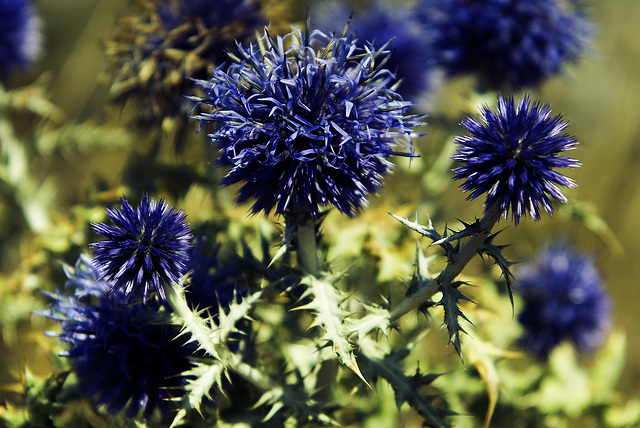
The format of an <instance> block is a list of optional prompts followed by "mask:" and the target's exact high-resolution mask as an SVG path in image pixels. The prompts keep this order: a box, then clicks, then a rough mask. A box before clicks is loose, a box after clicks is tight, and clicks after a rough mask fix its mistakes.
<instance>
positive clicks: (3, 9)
mask: <svg viewBox="0 0 640 428" xmlns="http://www.w3.org/2000/svg"><path fill="white" fill-rule="evenodd" d="M41 38H42V36H41V33H40V20H39V19H38V17H37V16H36V15H35V13H34V11H33V8H32V6H31V4H30V2H29V1H27V0H0V76H3V75H6V74H7V73H9V72H10V71H11V70H13V69H14V68H16V67H25V66H27V65H28V64H29V63H31V62H32V61H33V60H34V59H35V58H36V57H37V55H38V53H39V52H40V45H41Z"/></svg>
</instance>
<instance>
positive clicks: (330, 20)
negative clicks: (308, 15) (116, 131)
mask: <svg viewBox="0 0 640 428" xmlns="http://www.w3.org/2000/svg"><path fill="white" fill-rule="evenodd" d="M315 12H316V15H317V18H316V19H315V23H316V25H317V27H318V28H319V29H321V30H322V31H324V32H335V33H340V32H341V31H342V29H343V28H344V26H345V24H346V23H347V21H348V22H349V30H350V31H352V32H353V33H355V34H356V36H357V38H358V40H362V41H365V40H366V41H368V42H371V43H372V45H373V46H375V47H376V48H381V47H383V46H387V48H388V49H389V50H391V53H390V55H389V56H388V58H387V62H386V63H385V65H384V66H385V67H386V68H388V69H389V70H390V71H392V72H393V73H394V74H395V75H396V76H397V78H398V79H399V82H398V83H399V86H398V89H397V91H398V92H399V93H400V94H401V95H402V97H403V98H405V99H411V100H417V99H418V98H419V97H421V96H423V95H425V94H426V93H427V92H428V90H429V84H430V80H431V76H430V74H431V73H430V72H429V65H430V63H429V55H428V52H427V49H428V44H427V37H426V34H425V32H424V31H423V26H422V25H420V24H419V23H418V21H417V20H416V19H415V18H414V16H415V15H414V13H413V12H414V11H413V10H412V9H411V8H409V7H408V6H405V5H401V4H394V5H393V6H391V5H390V4H388V3H385V2H384V1H381V0H377V1H374V2H371V3H368V4H367V6H366V8H361V9H359V10H356V11H355V12H354V5H353V4H352V3H349V2H337V1H333V2H330V3H323V4H322V5H320V6H319V7H318V8H316V9H315ZM350 16H351V19H349V17H350Z"/></svg>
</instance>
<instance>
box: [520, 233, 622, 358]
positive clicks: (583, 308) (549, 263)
mask: <svg viewBox="0 0 640 428" xmlns="http://www.w3.org/2000/svg"><path fill="white" fill-rule="evenodd" d="M516 276H517V283H516V287H515V290H516V292H517V293H518V294H520V295H521V296H522V299H523V302H524V308H523V309H522V312H520V314H519V315H518V321H519V322H520V324H521V325H522V327H523V329H524V332H523V335H522V338H521V343H522V345H523V346H524V347H525V348H526V349H527V351H528V352H530V353H531V354H532V355H535V356H537V357H539V358H542V359H545V358H546V357H548V355H549V354H550V353H551V351H552V350H553V349H554V348H555V347H556V346H557V345H558V344H560V343H561V342H563V341H570V342H572V343H573V344H574V345H575V347H576V348H577V349H578V350H580V351H582V352H591V351H594V350H595V349H596V348H597V347H598V346H599V345H600V344H601V343H602V341H603V339H604V337H605V334H606V332H607V330H608V328H609V326H610V321H611V303H610V300H609V296H608V295H607V293H606V291H605V289H604V287H603V281H602V278H601V276H600V274H599V272H598V270H597V268H596V266H595V264H594V262H593V260H592V258H591V257H590V256H589V255H586V254H581V253H580V252H578V251H576V250H574V249H572V248H569V247H567V246H566V245H559V246H553V247H549V248H547V249H546V250H544V251H542V252H541V253H540V254H539V256H538V259H537V260H535V261H532V262H530V263H527V264H525V265H523V267H522V269H520V271H519V272H518V273H517V275H516Z"/></svg>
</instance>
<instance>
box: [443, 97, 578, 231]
mask: <svg viewBox="0 0 640 428" xmlns="http://www.w3.org/2000/svg"><path fill="white" fill-rule="evenodd" d="M480 119H481V120H477V119H474V118H471V117H467V118H466V119H465V120H464V121H463V122H462V126H464V127H465V128H466V129H467V131H469V133H470V134H471V135H469V136H458V137H456V138H455V140H454V142H455V143H456V144H458V150H457V152H456V154H454V155H453V156H452V159H453V160H455V161H458V162H461V163H463V164H464V165H463V166H461V167H458V168H455V169H454V170H453V172H454V173H455V175H454V178H455V179H456V180H465V181H464V183H463V184H462V185H461V187H462V189H463V190H464V191H465V192H467V191H471V194H470V195H469V196H468V197H467V200H469V199H475V198H477V197H478V196H480V195H482V194H484V193H486V194H487V198H486V201H485V212H487V211H489V209H490V208H491V207H492V206H493V205H494V204H498V205H499V206H500V211H501V213H502V215H503V217H504V218H505V219H506V218H507V217H508V215H509V211H511V216H512V217H513V219H514V221H515V224H516V226H517V225H518V222H519V220H520V217H521V216H525V215H527V214H528V215H530V216H531V217H532V218H534V219H536V220H539V219H540V206H542V207H543V208H544V209H545V210H546V211H547V212H548V213H549V214H552V213H553V206H552V205H551V203H552V201H560V202H566V201H567V198H566V197H565V196H564V194H563V193H562V191H561V190H560V188H559V186H564V187H568V188H573V187H576V184H575V182H574V181H573V180H572V179H570V178H568V177H566V176H564V175H562V174H560V173H559V172H557V171H555V168H575V167H578V166H580V163H579V162H578V161H576V160H575V159H571V158H568V157H564V156H558V154H560V153H562V152H564V151H567V150H571V149H573V148H575V147H576V145H577V144H578V140H577V139H576V138H574V137H572V136H569V135H567V134H563V133H562V132H563V131H564V129H565V128H566V127H567V125H568V124H569V122H563V121H562V117H561V116H559V115H558V116H555V117H553V118H552V117H551V110H550V108H549V106H548V105H545V106H543V105H541V104H540V103H539V102H537V103H534V104H532V103H531V102H530V100H529V98H528V97H527V96H525V97H524V98H523V99H522V100H521V101H520V102H518V103H517V104H516V102H515V101H514V100H513V98H512V97H510V98H509V99H505V98H503V97H502V96H501V95H500V96H498V109H497V112H496V113H494V112H493V111H491V109H490V108H489V107H488V106H486V105H485V106H483V107H482V108H481V109H480Z"/></svg>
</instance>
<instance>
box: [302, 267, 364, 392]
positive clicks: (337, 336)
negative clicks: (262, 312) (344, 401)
mask: <svg viewBox="0 0 640 428" xmlns="http://www.w3.org/2000/svg"><path fill="white" fill-rule="evenodd" d="M335 279H336V278H335V277H329V276H327V277H324V278H316V277H315V276H305V277H304V278H302V281H301V284H304V285H306V286H307V290H306V291H305V293H304V294H303V296H302V297H303V298H305V297H307V298H308V299H309V300H310V301H309V303H307V304H306V305H304V306H301V307H298V308H296V309H298V310H303V309H306V310H312V311H314V313H315V320H314V322H313V324H312V327H316V326H317V327H321V328H322V329H323V330H324V335H323V336H322V339H323V340H326V341H327V342H329V343H331V346H332V348H333V351H334V352H335V353H336V355H337V356H338V359H339V360H340V362H341V363H342V364H344V365H345V366H347V367H349V368H350V369H351V370H352V371H353V372H354V373H355V374H357V375H358V377H360V379H362V381H363V382H365V383H366V384H367V385H369V384H368V382H367V380H366V379H365V378H364V377H363V376H362V373H361V372H360V368H359V367H358V364H357V363H356V358H355V356H354V354H353V347H352V346H351V344H350V343H349V340H348V337H349V335H350V334H351V330H350V329H349V327H348V325H347V324H346V322H345V320H346V318H347V313H346V312H345V311H344V310H342V309H341V307H340V306H341V304H342V301H343V300H344V296H343V293H342V292H340V291H339V290H338V289H337V288H336V287H335V286H334V285H333V281H335Z"/></svg>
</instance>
